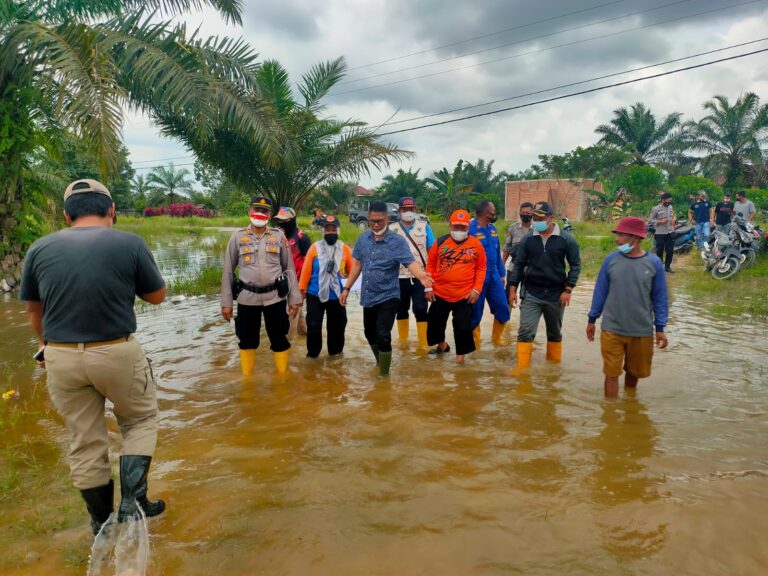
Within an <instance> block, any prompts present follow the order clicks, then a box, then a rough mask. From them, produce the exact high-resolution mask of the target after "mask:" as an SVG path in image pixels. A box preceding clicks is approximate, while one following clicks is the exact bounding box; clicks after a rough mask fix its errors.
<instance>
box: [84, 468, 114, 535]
mask: <svg viewBox="0 0 768 576" xmlns="http://www.w3.org/2000/svg"><path fill="white" fill-rule="evenodd" d="M80 494H81V495H82V496H83V500H85V507H86V508H87V509H88V514H90V515H91V530H93V535H94V536H96V535H97V534H98V533H99V530H101V526H102V524H104V522H106V521H107V520H108V519H109V515H110V514H112V510H113V508H114V503H113V500H114V497H115V483H114V481H113V480H110V481H109V483H108V484H104V486H96V488H86V489H85V490H80Z"/></svg>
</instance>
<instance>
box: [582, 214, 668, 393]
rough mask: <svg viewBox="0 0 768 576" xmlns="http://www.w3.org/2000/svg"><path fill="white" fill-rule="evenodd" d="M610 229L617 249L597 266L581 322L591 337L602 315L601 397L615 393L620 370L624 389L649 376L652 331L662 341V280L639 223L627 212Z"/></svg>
mask: <svg viewBox="0 0 768 576" xmlns="http://www.w3.org/2000/svg"><path fill="white" fill-rule="evenodd" d="M613 233H614V234H615V235H616V236H615V241H616V245H617V246H618V250H617V251H616V252H614V253H613V254H610V255H608V256H607V257H606V259H605V260H604V261H603V265H602V266H601V267H600V273H599V274H598V276H597V283H596V284H595V291H594V294H593V295H592V306H591V307H590V310H589V322H588V324H587V338H588V339H589V341H590V342H592V341H594V339H595V322H597V319H598V318H599V317H600V316H601V315H602V317H603V321H602V324H601V326H600V352H601V353H602V356H603V373H604V374H605V395H606V396H616V395H618V393H619V376H621V373H622V371H623V372H624V374H625V375H624V385H625V386H626V387H628V388H634V387H636V386H637V381H638V380H639V379H640V378H647V377H648V376H650V375H651V361H652V359H653V344H654V334H655V340H656V344H657V345H658V347H659V348H666V346H667V337H666V336H665V335H664V327H665V325H666V323H667V310H668V302H667V280H666V278H665V275H664V270H663V268H662V265H661V260H660V259H659V258H658V257H657V256H655V255H653V254H650V253H649V252H646V251H645V250H643V248H642V246H641V242H642V240H643V238H645V235H646V232H645V222H644V221H643V219H642V218H637V217H635V216H627V217H626V218H622V220H621V221H620V222H619V224H618V225H617V226H616V228H614V229H613Z"/></svg>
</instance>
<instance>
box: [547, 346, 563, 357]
mask: <svg viewBox="0 0 768 576" xmlns="http://www.w3.org/2000/svg"><path fill="white" fill-rule="evenodd" d="M562 357H563V343H562V342H547V360H550V361H552V362H560V360H561V359H562Z"/></svg>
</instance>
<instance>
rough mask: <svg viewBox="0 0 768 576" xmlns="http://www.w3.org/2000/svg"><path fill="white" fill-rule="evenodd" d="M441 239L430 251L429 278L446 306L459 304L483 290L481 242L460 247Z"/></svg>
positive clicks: (471, 238) (469, 241)
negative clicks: (454, 303)
mask: <svg viewBox="0 0 768 576" xmlns="http://www.w3.org/2000/svg"><path fill="white" fill-rule="evenodd" d="M440 240H442V238H440V239H438V240H437V241H436V242H435V243H434V244H433V245H432V248H431V249H430V251H429V259H428V260H427V274H429V275H430V276H431V277H432V280H433V281H434V283H435V286H434V288H433V290H434V291H435V295H436V296H439V297H440V298H442V299H443V300H445V301H447V302H458V301H459V300H461V299H462V298H466V297H467V296H469V292H470V291H471V290H472V289H474V290H477V291H478V292H482V290H483V282H485V268H486V258H485V250H484V249H483V245H482V244H481V243H480V240H478V239H477V238H475V237H474V236H469V237H467V239H466V240H464V242H461V243H458V242H456V241H455V240H454V239H453V238H451V237H450V235H449V236H448V238H446V239H445V240H443V241H442V243H441V242H440Z"/></svg>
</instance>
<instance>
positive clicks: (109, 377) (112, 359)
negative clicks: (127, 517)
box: [45, 336, 157, 490]
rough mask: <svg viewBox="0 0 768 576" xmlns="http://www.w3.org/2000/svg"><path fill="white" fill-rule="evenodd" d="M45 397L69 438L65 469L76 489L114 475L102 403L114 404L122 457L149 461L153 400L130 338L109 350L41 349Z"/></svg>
mask: <svg viewBox="0 0 768 576" xmlns="http://www.w3.org/2000/svg"><path fill="white" fill-rule="evenodd" d="M45 367H46V370H47V372H48V392H49V394H50V395H51V400H53V404H54V406H55V407H56V410H57V411H58V412H59V414H60V415H61V417H62V418H63V419H64V424H65V425H66V427H67V429H68V430H69V432H70V434H71V435H72V439H71V443H70V451H69V466H70V470H71V473H72V482H73V483H74V485H75V487H76V488H78V489H79V490H85V489H87V488H95V487H96V486H103V485H104V484H106V483H107V482H109V479H110V477H111V475H112V471H111V468H110V465H109V454H108V448H109V436H108V433H107V423H106V420H105V418H104V401H105V398H109V400H111V401H112V403H113V404H114V410H113V411H114V414H115V418H116V419H117V423H118V425H119V426H120V431H121V432H122V435H123V454H132V455H138V456H152V455H153V453H154V451H155V444H156V443H157V397H156V395H155V382H154V377H153V375H152V369H151V367H150V365H149V362H148V361H147V358H146V357H145V356H144V352H143V351H142V350H141V345H140V344H139V343H138V342H137V341H136V340H135V339H134V338H133V337H132V336H131V337H130V338H129V339H128V340H127V341H126V342H121V343H119V344H110V345H107V346H91V347H85V345H83V344H78V345H77V347H72V348H64V347H57V346H55V345H50V346H48V347H46V349H45Z"/></svg>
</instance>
